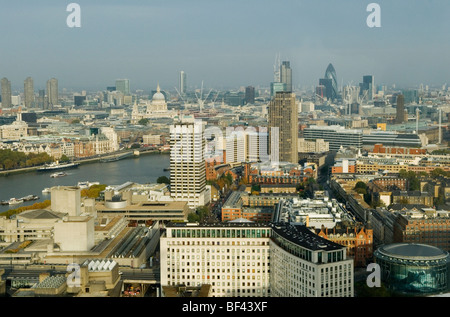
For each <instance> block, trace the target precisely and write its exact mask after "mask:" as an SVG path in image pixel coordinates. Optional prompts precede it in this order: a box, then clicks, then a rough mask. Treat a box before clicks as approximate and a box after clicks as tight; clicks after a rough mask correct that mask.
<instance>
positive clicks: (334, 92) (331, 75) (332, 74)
mask: <svg viewBox="0 0 450 317" xmlns="http://www.w3.org/2000/svg"><path fill="white" fill-rule="evenodd" d="M324 78H325V79H330V80H331V87H330V89H329V90H331V91H330V92H329V93H328V92H327V95H328V94H329V96H330V98H331V100H336V99H337V98H338V96H339V91H338V85H337V75H336V70H335V69H334V67H333V65H332V64H329V65H328V67H327V69H326V71H325V77H324ZM327 89H328V88H327Z"/></svg>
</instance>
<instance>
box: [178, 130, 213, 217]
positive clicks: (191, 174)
mask: <svg viewBox="0 0 450 317" xmlns="http://www.w3.org/2000/svg"><path fill="white" fill-rule="evenodd" d="M204 134H205V133H204V126H203V123H202V122H201V121H185V122H183V121H181V123H178V124H174V125H171V126H170V192H171V196H172V197H173V198H174V199H175V200H177V201H187V202H188V205H189V208H191V209H195V208H197V207H199V206H204V205H205V204H207V203H208V202H209V197H208V194H207V190H206V169H205V144H206V141H205V136H204Z"/></svg>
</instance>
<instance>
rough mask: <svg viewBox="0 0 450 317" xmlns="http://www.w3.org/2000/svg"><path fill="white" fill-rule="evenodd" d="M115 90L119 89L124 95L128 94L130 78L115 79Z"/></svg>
mask: <svg viewBox="0 0 450 317" xmlns="http://www.w3.org/2000/svg"><path fill="white" fill-rule="evenodd" d="M116 90H117V91H120V92H121V93H122V94H124V96H129V95H130V80H129V79H117V80H116Z"/></svg>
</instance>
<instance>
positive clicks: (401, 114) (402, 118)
mask: <svg viewBox="0 0 450 317" xmlns="http://www.w3.org/2000/svg"><path fill="white" fill-rule="evenodd" d="M406 119H407V118H406V113H405V98H404V97H403V95H398V96H397V116H396V118H395V123H404V122H406V121H407V120H406Z"/></svg>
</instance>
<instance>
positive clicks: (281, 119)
mask: <svg viewBox="0 0 450 317" xmlns="http://www.w3.org/2000/svg"><path fill="white" fill-rule="evenodd" d="M268 126H269V134H270V140H271V142H270V154H271V159H272V160H277V159H278V161H280V162H291V163H293V164H298V151H297V146H298V145H297V144H298V142H297V140H298V105H297V101H296V98H295V94H294V93H292V92H277V93H276V95H275V97H274V98H273V99H272V101H270V103H269V125H268ZM273 128H278V139H279V142H276V138H274V137H272V133H274V131H273ZM272 140H274V142H272ZM277 147H278V148H277ZM276 151H278V153H279V154H278V158H277V157H276V155H275V156H274V154H275V153H276Z"/></svg>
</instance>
